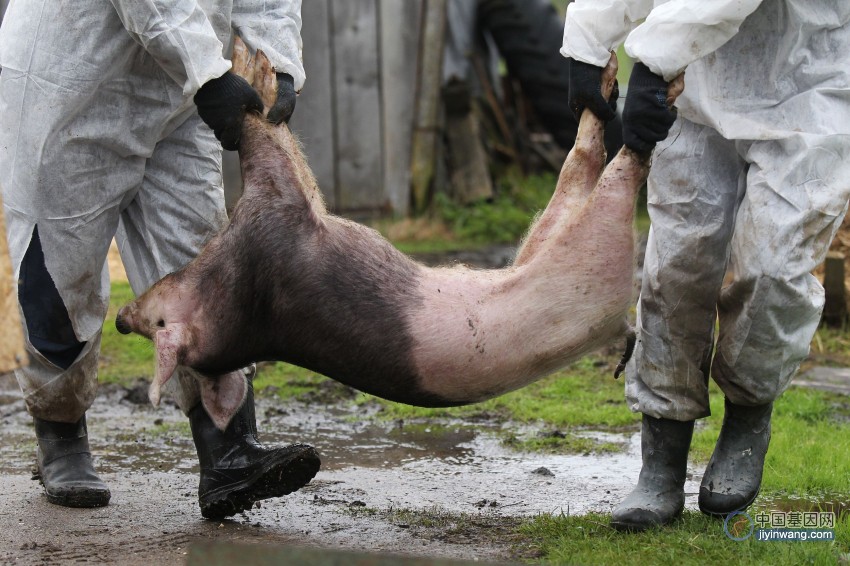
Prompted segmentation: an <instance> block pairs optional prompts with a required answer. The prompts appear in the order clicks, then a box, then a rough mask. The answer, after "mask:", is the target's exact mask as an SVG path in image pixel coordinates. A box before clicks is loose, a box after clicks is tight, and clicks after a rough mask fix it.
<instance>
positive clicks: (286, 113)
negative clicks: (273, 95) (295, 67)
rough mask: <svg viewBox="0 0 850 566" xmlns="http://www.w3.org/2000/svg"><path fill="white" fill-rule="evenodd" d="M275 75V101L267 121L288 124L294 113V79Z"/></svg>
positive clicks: (279, 74)
mask: <svg viewBox="0 0 850 566" xmlns="http://www.w3.org/2000/svg"><path fill="white" fill-rule="evenodd" d="M276 74H277V100H276V101H275V103H274V106H272V107H271V108H270V109H269V114H268V116H267V118H268V121H269V122H271V123H272V124H275V125H277V124H280V123H281V122H286V123H287V124H288V123H289V119H290V118H291V117H292V113H293V112H294V111H295V79H293V78H292V77H291V76H289V75H287V74H286V73H276Z"/></svg>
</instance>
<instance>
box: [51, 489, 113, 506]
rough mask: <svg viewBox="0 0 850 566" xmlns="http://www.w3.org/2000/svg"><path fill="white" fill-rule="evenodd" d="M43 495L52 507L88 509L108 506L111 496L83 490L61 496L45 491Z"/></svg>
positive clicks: (96, 491) (99, 491)
mask: <svg viewBox="0 0 850 566" xmlns="http://www.w3.org/2000/svg"><path fill="white" fill-rule="evenodd" d="M44 495H46V496H47V501H48V502H49V503H52V504H53V505H61V506H62V507H77V508H83V509H90V508H93V507H106V506H107V505H109V499H110V497H111V495H112V494H111V493H110V492H109V491H101V490H91V489H85V490H80V492H79V493H74V492H72V493H67V494H62V495H58V494H52V493H49V492H47V490H45V491H44Z"/></svg>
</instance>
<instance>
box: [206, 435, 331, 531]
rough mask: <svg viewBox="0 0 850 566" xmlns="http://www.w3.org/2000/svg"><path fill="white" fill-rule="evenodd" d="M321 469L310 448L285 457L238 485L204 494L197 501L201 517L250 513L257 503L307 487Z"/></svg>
mask: <svg viewBox="0 0 850 566" xmlns="http://www.w3.org/2000/svg"><path fill="white" fill-rule="evenodd" d="M320 465H321V461H320V460H319V455H318V453H317V452H316V451H315V449H313V448H311V447H305V449H304V450H302V451H301V452H299V453H296V454H288V455H287V457H286V458H284V459H283V460H278V461H274V462H270V463H268V464H267V465H266V466H263V467H262V468H261V469H260V470H258V471H257V472H256V473H254V474H253V475H252V476H251V477H249V478H247V479H245V480H243V481H241V482H239V483H236V484H232V485H229V486H227V487H226V488H222V489H220V490H216V491H213V492H210V493H207V494H205V495H204V496H203V497H202V498H200V500H199V504H200V507H201V515H202V516H203V517H204V518H205V519H210V520H220V519H224V518H226V517H229V516H231V515H236V514H237V513H241V512H242V511H246V510H248V509H251V508H252V507H253V506H254V503H256V502H257V501H261V500H263V499H269V498H271V497H281V496H283V495H289V494H290V493H292V492H294V491H297V490H299V489H301V488H302V487H304V486H305V485H307V484H308V483H309V482H310V480H312V479H313V477H315V475H316V473H317V472H318V471H319V466H320Z"/></svg>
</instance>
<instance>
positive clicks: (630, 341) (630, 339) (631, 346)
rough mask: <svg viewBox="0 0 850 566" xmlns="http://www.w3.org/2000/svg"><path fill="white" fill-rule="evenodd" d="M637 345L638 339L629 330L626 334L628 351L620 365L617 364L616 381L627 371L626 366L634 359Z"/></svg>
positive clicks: (621, 359)
mask: <svg viewBox="0 0 850 566" xmlns="http://www.w3.org/2000/svg"><path fill="white" fill-rule="evenodd" d="M636 343H637V337H636V336H635V332H634V330H629V331H628V332H627V333H626V351H625V352H623V357H622V358H620V363H618V364H617V368H616V369H615V370H614V379H619V378H620V374H622V373H623V372H624V371H626V364H628V363H629V360H630V359H632V354H633V353H634V351H635V344H636Z"/></svg>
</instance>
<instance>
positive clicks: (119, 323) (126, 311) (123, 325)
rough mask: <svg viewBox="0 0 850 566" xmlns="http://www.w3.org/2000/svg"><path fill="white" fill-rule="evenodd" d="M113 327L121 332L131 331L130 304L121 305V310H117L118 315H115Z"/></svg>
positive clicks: (128, 332)
mask: <svg viewBox="0 0 850 566" xmlns="http://www.w3.org/2000/svg"><path fill="white" fill-rule="evenodd" d="M115 328H116V329H117V330H118V332H120V333H121V334H130V333H131V332H133V327H132V317H131V314H130V305H127V306H124V307H121V310H119V311H118V316H116V317H115Z"/></svg>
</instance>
